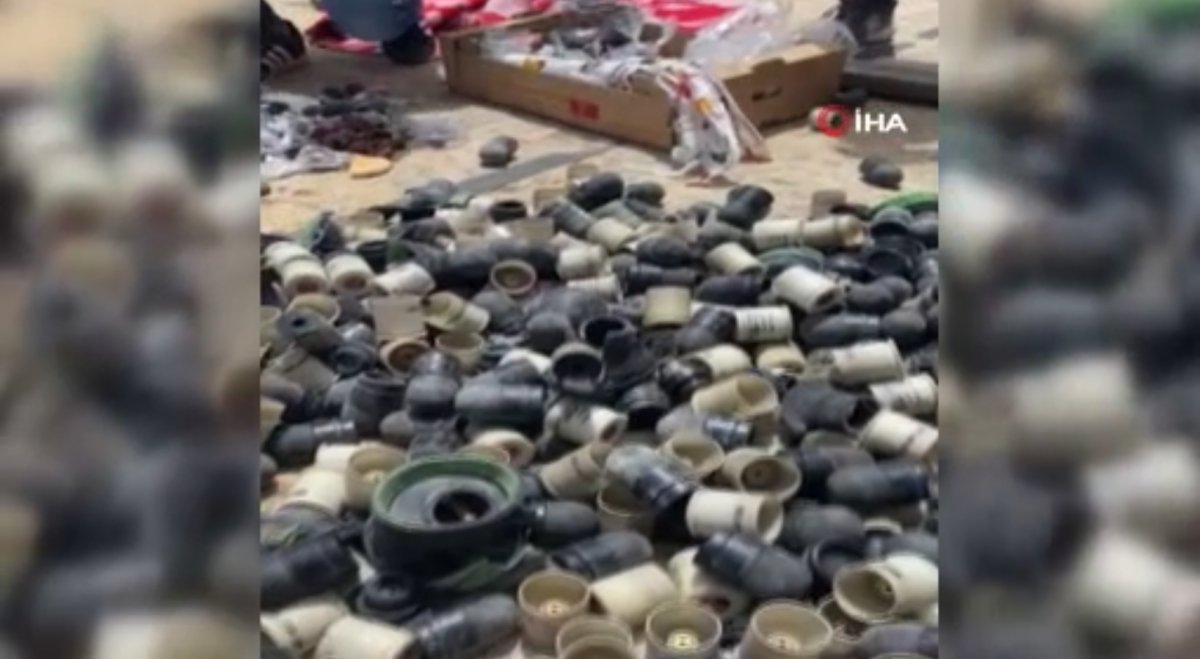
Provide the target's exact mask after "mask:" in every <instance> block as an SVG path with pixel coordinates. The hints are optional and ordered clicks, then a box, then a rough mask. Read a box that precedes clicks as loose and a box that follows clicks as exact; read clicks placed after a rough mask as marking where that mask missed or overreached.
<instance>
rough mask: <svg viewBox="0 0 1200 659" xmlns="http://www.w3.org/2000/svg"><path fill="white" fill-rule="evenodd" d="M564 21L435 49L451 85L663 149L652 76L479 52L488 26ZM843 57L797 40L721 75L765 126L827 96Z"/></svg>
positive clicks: (667, 122) (474, 36)
mask: <svg viewBox="0 0 1200 659" xmlns="http://www.w3.org/2000/svg"><path fill="white" fill-rule="evenodd" d="M567 20H571V19H568V18H567V17H565V16H564V15H562V14H549V15H543V16H538V17H534V18H529V19H522V20H517V21H512V22H509V23H506V24H504V25H499V26H491V27H487V28H479V29H472V30H464V31H461V32H454V33H450V34H447V35H444V36H443V37H442V38H441V51H442V58H443V60H444V62H445V67H446V80H447V82H448V83H449V85H450V89H451V90H452V91H454V92H456V93H459V94H462V95H463V96H467V97H470V98H473V99H478V100H480V101H484V102H487V103H492V104H495V105H500V106H503V107H507V108H512V109H514V110H523V111H525V112H529V113H530V114H534V115H537V116H539V117H546V118H549V119H554V120H557V121H560V122H562V123H565V124H568V125H571V126H574V127H576V128H581V129H584V130H588V131H592V132H595V133H600V134H602V135H608V136H610V137H615V138H617V139H620V140H624V141H627V142H632V143H634V144H638V145H641V146H645V147H649V148H652V149H656V150H664V151H665V150H669V149H670V148H671V146H672V145H673V143H674V130H673V129H672V127H671V116H672V111H671V103H670V100H669V99H668V98H667V96H666V94H664V93H663V92H662V90H660V89H658V87H656V86H655V85H654V84H653V83H651V82H650V81H643V82H642V84H638V83H637V82H636V81H635V84H634V86H633V88H632V89H630V90H623V89H613V88H610V87H603V86H600V85H593V84H589V83H587V82H583V81H579V80H574V79H571V78H565V77H560V76H554V75H547V74H544V73H541V72H539V71H535V70H527V69H524V68H521V67H517V66H511V65H508V64H504V63H501V62H498V61H495V60H491V59H488V58H486V57H484V56H483V54H482V52H481V44H482V40H483V37H484V35H485V34H486V33H487V32H488V31H489V30H514V29H515V30H528V31H534V32H542V31H547V30H549V29H551V28H553V27H556V26H558V25H561V24H563V23H564V22H565V21H567ZM686 41H687V38H686V37H679V38H676V39H673V40H672V41H671V42H669V43H668V44H667V45H666V47H665V48H664V53H665V54H667V55H668V56H670V55H678V54H679V53H680V52H682V50H683V46H684V45H685V44H686ZM844 63H845V53H844V52H843V51H837V50H828V49H824V48H821V47H818V46H813V45H802V46H794V47H791V48H789V49H787V50H785V51H783V52H781V53H777V54H775V55H772V56H770V57H766V58H763V59H759V60H754V61H750V62H746V63H744V64H741V65H738V66H732V67H727V68H725V69H723V70H721V71H720V72H719V76H720V77H721V79H722V80H723V81H724V82H725V85H726V87H728V89H729V92H730V94H732V95H733V97H734V98H735V99H736V100H737V102H738V104H739V105H740V106H741V109H742V112H744V113H745V114H746V117H748V118H749V119H750V121H752V122H754V124H755V125H757V126H758V127H760V128H763V127H766V126H772V125H776V124H781V123H784V122H788V121H793V120H796V119H800V118H803V117H806V116H807V115H808V113H809V111H810V110H812V109H813V108H814V107H816V106H818V105H820V104H822V103H825V102H828V101H829V100H830V99H831V98H832V97H833V95H834V93H835V92H836V91H837V89H838V84H839V82H840V80H841V75H842V67H843V64H844Z"/></svg>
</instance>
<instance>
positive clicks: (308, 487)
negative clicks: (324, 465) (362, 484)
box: [282, 468, 346, 517]
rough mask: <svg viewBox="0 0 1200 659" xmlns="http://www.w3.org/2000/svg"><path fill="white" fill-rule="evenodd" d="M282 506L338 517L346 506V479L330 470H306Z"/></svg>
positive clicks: (289, 491)
mask: <svg viewBox="0 0 1200 659" xmlns="http://www.w3.org/2000/svg"><path fill="white" fill-rule="evenodd" d="M282 505H284V506H306V507H309V508H316V509H317V510H322V511H324V512H326V513H329V514H330V515H332V516H334V517H337V516H338V515H339V514H340V513H341V512H342V508H343V507H345V505H346V479H345V477H344V476H343V475H342V474H341V473H340V472H336V471H332V470H329V469H317V468H309V469H306V470H305V471H304V473H302V474H300V477H299V478H297V479H296V482H295V483H293V484H292V487H291V488H290V489H289V490H288V493H287V496H285V497H284V499H283V504H282Z"/></svg>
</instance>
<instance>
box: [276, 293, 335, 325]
mask: <svg viewBox="0 0 1200 659" xmlns="http://www.w3.org/2000/svg"><path fill="white" fill-rule="evenodd" d="M297 309H307V310H309V311H312V312H315V313H317V314H319V315H320V316H321V317H322V318H324V319H325V320H328V321H329V322H331V323H333V322H336V321H337V319H338V318H339V317H340V316H341V315H342V305H341V303H340V302H338V299H337V298H336V297H334V296H332V295H329V294H328V293H304V294H303V295H297V296H296V297H294V298H292V299H291V301H290V302H288V306H287V310H288V311H295V310H297Z"/></svg>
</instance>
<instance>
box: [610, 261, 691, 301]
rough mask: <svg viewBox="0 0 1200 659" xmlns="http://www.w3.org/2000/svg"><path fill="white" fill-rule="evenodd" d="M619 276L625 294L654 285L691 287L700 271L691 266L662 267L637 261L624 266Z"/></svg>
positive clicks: (644, 290) (639, 292) (643, 290)
mask: <svg viewBox="0 0 1200 659" xmlns="http://www.w3.org/2000/svg"><path fill="white" fill-rule="evenodd" d="M620 277H621V282H622V285H623V287H624V290H625V294H626V295H639V294H641V293H645V292H646V289H649V288H654V287H656V286H677V287H679V288H691V287H693V286H695V285H696V282H697V281H699V279H700V273H699V272H697V271H696V270H694V269H692V268H662V267H659V266H657V265H648V264H644V263H638V264H635V265H631V266H629V267H628V268H626V269H625V270H624V271H623V272H622V273H621V274H620Z"/></svg>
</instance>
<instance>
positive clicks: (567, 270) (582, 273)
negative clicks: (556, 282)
mask: <svg viewBox="0 0 1200 659" xmlns="http://www.w3.org/2000/svg"><path fill="white" fill-rule="evenodd" d="M607 259H608V253H607V252H605V251H604V248H603V247H600V246H599V245H590V244H582V245H573V246H571V247H567V248H566V249H564V250H562V251H561V252H559V253H558V263H557V265H556V266H555V268H556V269H557V270H558V276H559V277H561V278H562V279H563V280H564V281H571V280H573V279H589V278H591V277H595V276H597V275H599V274H600V273H601V272H602V271H603V270H604V262H605V261H606V260H607Z"/></svg>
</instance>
